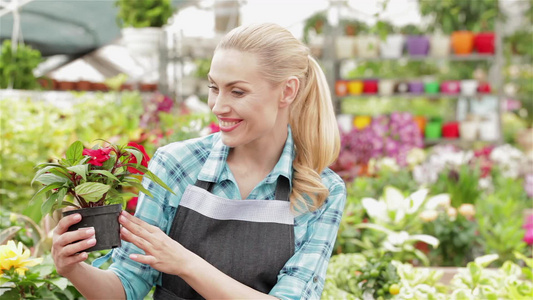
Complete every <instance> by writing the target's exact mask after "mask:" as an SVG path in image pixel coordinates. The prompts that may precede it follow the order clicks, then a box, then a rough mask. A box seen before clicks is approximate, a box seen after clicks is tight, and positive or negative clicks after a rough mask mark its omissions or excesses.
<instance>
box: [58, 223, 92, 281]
mask: <svg viewBox="0 0 533 300" xmlns="http://www.w3.org/2000/svg"><path fill="white" fill-rule="evenodd" d="M79 221H81V215H80V214H72V215H69V216H66V217H64V218H62V219H61V220H60V221H59V223H58V224H57V226H56V228H55V230H54V236H53V243H52V257H53V259H54V263H55V265H56V269H57V273H58V274H59V275H61V276H65V277H66V276H67V274H69V273H70V272H71V271H74V270H75V266H76V265H77V264H79V263H81V262H83V261H84V260H86V259H87V257H88V254H87V252H82V251H83V250H85V249H87V248H89V247H92V246H94V245H95V244H96V239H95V235H94V228H92V227H90V228H80V229H78V230H76V231H67V230H68V228H69V227H70V226H71V225H73V224H76V223H78V222H79ZM77 253H79V254H77Z"/></svg>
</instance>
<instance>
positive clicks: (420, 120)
mask: <svg viewBox="0 0 533 300" xmlns="http://www.w3.org/2000/svg"><path fill="white" fill-rule="evenodd" d="M413 120H414V121H415V123H416V125H417V126H418V129H420V133H422V135H423V134H424V130H425V129H426V117H424V116H414V117H413Z"/></svg>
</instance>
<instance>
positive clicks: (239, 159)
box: [227, 125, 288, 176]
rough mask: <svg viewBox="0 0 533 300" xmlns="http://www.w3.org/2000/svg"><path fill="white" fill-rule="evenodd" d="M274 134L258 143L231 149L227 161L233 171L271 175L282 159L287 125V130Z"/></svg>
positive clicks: (277, 131)
mask: <svg viewBox="0 0 533 300" xmlns="http://www.w3.org/2000/svg"><path fill="white" fill-rule="evenodd" d="M274 132H275V133H273V135H272V137H270V138H268V139H267V138H261V139H260V140H258V141H257V142H256V143H250V144H248V145H243V146H241V147H236V148H232V149H230V152H229V154H228V159H227V161H228V164H230V166H233V168H232V171H233V169H235V171H237V169H238V170H241V171H242V172H244V173H248V172H258V173H261V174H264V175H265V176H266V175H267V174H268V173H270V171H272V169H274V167H275V166H276V163H277V162H278V160H279V158H280V157H281V153H282V152H283V147H284V146H285V141H286V140H287V135H288V129H287V127H286V125H285V130H276V131H274Z"/></svg>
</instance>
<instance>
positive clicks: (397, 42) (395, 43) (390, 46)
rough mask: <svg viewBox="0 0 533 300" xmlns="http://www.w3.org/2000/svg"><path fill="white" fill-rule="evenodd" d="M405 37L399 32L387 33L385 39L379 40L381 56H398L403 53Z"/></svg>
mask: <svg viewBox="0 0 533 300" xmlns="http://www.w3.org/2000/svg"><path fill="white" fill-rule="evenodd" d="M404 42H405V38H404V36H403V35H401V34H390V35H387V38H386V39H385V41H381V42H380V44H379V49H380V53H381V57H384V58H400V57H402V54H403V45H404Z"/></svg>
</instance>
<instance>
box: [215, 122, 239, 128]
mask: <svg viewBox="0 0 533 300" xmlns="http://www.w3.org/2000/svg"><path fill="white" fill-rule="evenodd" d="M237 123H239V122H226V121H219V124H220V126H222V127H231V126H233V125H236V124H237Z"/></svg>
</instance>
